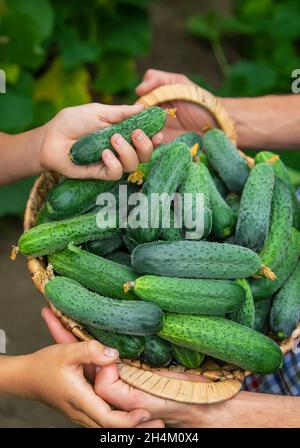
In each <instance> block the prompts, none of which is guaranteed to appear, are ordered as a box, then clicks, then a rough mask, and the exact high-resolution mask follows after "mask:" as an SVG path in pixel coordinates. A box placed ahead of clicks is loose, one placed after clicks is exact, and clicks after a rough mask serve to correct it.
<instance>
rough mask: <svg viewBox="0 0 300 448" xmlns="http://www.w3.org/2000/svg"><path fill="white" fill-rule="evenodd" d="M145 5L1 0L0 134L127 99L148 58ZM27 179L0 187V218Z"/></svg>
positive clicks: (15, 208) (18, 203)
mask: <svg viewBox="0 0 300 448" xmlns="http://www.w3.org/2000/svg"><path fill="white" fill-rule="evenodd" d="M149 2H150V0H89V2H82V1H81V0H63V1H61V0H0V68H1V69H3V70H5V73H6V82H7V86H6V94H5V95H0V130H1V131H4V132H9V133H16V132H21V131H24V130H26V129H29V128H32V127H34V126H37V125H39V124H42V123H44V122H45V121H47V120H49V119H50V118H51V117H52V116H53V115H54V114H55V113H56V112H57V111H59V110H60V109H61V108H63V107H66V106H72V105H76V104H81V103H86V102H88V101H91V100H92V99H96V100H100V101H103V102H112V101H113V97H114V96H116V95H117V96H118V100H122V101H125V100H126V101H132V99H133V96H132V95H133V92H134V87H135V86H136V84H137V81H138V78H137V73H136V67H135V59H136V58H137V57H138V56H142V55H145V54H147V52H148V51H149V48H150V40H151V33H150V28H149V20H148V11H147V7H148V4H149ZM31 183H32V181H30V180H29V181H28V180H26V181H21V182H18V183H16V184H14V185H11V186H5V187H2V188H1V189H0V216H1V215H4V214H7V213H22V211H23V209H24V199H25V198H26V196H27V195H28V190H29V188H30V185H31Z"/></svg>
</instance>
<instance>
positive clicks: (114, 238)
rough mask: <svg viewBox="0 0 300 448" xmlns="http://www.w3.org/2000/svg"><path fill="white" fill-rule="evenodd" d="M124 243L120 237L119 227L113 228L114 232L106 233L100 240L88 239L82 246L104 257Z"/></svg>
mask: <svg viewBox="0 0 300 448" xmlns="http://www.w3.org/2000/svg"><path fill="white" fill-rule="evenodd" d="M123 245H124V241H123V238H122V233H121V230H120V229H115V232H114V233H112V234H110V235H108V236H107V237H105V238H102V239H101V240H95V241H88V242H87V243H86V244H85V246H84V248H85V249H86V250H87V251H89V252H92V253H93V254H96V255H100V256H101V257H104V255H107V254H110V253H111V252H114V251H115V250H117V249H119V248H120V247H122V246H123Z"/></svg>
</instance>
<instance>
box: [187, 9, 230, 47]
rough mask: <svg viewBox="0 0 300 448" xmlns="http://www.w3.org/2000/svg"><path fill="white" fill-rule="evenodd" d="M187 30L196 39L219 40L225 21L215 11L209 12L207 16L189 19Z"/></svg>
mask: <svg viewBox="0 0 300 448" xmlns="http://www.w3.org/2000/svg"><path fill="white" fill-rule="evenodd" d="M187 29H188V31H189V32H190V33H191V34H193V35H194V36H196V37H200V38H202V39H207V40H217V39H219V38H220V37H221V34H222V32H223V20H222V17H221V16H220V15H219V14H217V13H216V12H215V11H209V12H208V13H207V14H205V15H204V14H203V15H194V16H191V17H189V18H188V20H187Z"/></svg>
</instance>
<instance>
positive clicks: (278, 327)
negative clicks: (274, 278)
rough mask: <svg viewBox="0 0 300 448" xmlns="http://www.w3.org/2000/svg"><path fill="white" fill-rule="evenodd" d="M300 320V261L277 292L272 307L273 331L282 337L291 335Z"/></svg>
mask: <svg viewBox="0 0 300 448" xmlns="http://www.w3.org/2000/svg"><path fill="white" fill-rule="evenodd" d="M299 320H300V261H298V262H297V265H296V267H295V269H294V271H293V272H292V274H291V275H290V277H289V278H288V279H287V281H286V282H285V283H284V285H283V286H282V288H281V289H280V290H279V292H278V293H277V294H276V296H275V297H274V300H273V305H272V308H271V316H270V324H271V329H272V331H273V332H274V333H275V334H276V335H277V337H279V338H280V339H285V338H287V337H288V336H291V334H292V332H293V330H295V328H296V326H297V324H298V322H299Z"/></svg>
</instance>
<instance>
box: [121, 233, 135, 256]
mask: <svg viewBox="0 0 300 448" xmlns="http://www.w3.org/2000/svg"><path fill="white" fill-rule="evenodd" d="M122 238H123V241H124V243H125V246H126V247H127V249H128V250H129V252H130V253H131V252H132V251H133V249H134V248H135V247H136V246H138V243H137V242H136V241H135V240H134V239H133V238H132V237H131V234H130V229H124V231H123V233H122Z"/></svg>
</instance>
